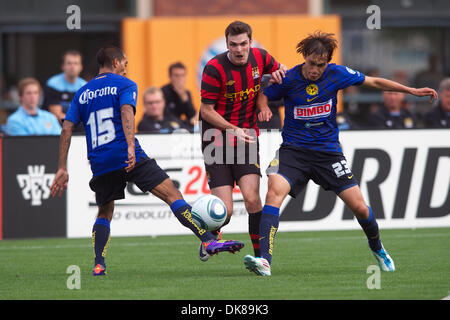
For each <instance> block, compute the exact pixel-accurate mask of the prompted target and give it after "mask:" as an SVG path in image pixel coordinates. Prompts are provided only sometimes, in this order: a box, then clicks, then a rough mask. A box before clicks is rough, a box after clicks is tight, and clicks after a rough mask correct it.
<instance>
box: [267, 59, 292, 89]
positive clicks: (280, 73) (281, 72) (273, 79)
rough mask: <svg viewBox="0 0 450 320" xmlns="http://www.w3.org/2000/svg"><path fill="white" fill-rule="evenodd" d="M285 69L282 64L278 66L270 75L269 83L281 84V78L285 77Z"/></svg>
mask: <svg viewBox="0 0 450 320" xmlns="http://www.w3.org/2000/svg"><path fill="white" fill-rule="evenodd" d="M287 71H288V69H287V67H286V66H285V65H284V64H280V68H279V69H278V70H277V71H275V72H273V73H272V74H271V75H270V80H269V83H279V84H282V83H283V78H284V77H286V72H287Z"/></svg>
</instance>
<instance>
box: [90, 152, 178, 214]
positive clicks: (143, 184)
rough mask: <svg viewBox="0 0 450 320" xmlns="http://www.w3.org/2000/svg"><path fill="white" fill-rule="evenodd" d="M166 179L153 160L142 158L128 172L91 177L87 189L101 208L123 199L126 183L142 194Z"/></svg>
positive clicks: (114, 172) (120, 171)
mask: <svg viewBox="0 0 450 320" xmlns="http://www.w3.org/2000/svg"><path fill="white" fill-rule="evenodd" d="M168 178H169V176H168V175H167V173H165V171H164V170H163V169H161V168H160V167H159V166H158V164H157V163H156V161H155V160H154V159H150V158H144V159H141V160H140V161H139V162H138V163H136V165H135V167H134V169H133V170H131V171H130V172H126V171H125V168H122V169H119V170H115V171H112V172H108V173H105V174H102V175H100V176H96V177H93V178H92V179H91V181H90V182H89V187H91V190H92V191H94V192H95V201H96V203H97V205H98V206H102V205H105V204H107V203H109V202H111V201H114V200H120V199H125V187H126V186H127V182H133V183H135V184H136V186H137V187H138V188H139V189H140V190H141V191H142V192H147V191H151V190H152V189H153V188H155V187H156V186H157V185H159V184H160V183H161V182H163V181H164V180H166V179H168Z"/></svg>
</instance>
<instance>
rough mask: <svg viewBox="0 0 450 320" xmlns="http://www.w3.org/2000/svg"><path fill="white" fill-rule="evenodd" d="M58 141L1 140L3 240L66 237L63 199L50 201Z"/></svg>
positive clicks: (32, 139)
mask: <svg viewBox="0 0 450 320" xmlns="http://www.w3.org/2000/svg"><path fill="white" fill-rule="evenodd" d="M58 142H59V137H55V136H51V137H50V136H48V137H47V136H46V137H5V138H4V139H3V143H2V144H3V152H2V162H3V175H2V176H3V179H2V184H3V238H5V239H6V238H36V237H65V236H66V228H65V226H66V199H65V197H66V196H65V194H64V195H63V196H62V197H61V198H51V196H50V186H51V183H52V181H53V178H54V176H55V174H56V171H57V169H58V145H59V143H58Z"/></svg>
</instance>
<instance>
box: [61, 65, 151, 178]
mask: <svg viewBox="0 0 450 320" xmlns="http://www.w3.org/2000/svg"><path fill="white" fill-rule="evenodd" d="M136 98H137V86H136V83H134V82H133V81H131V80H130V79H128V78H125V77H122V76H120V75H117V74H114V73H104V74H100V75H98V76H97V77H95V78H94V79H92V80H91V81H90V82H88V83H87V84H86V85H84V86H83V87H81V88H80V89H79V90H78V91H77V93H76V94H75V96H74V98H73V100H72V103H71V105H70V108H69V110H68V111H67V114H66V118H65V120H69V121H71V122H73V123H74V124H78V123H79V122H82V123H83V125H84V128H85V130H86V143H87V153H88V159H89V161H90V164H91V170H92V173H93V176H94V177H95V176H99V175H101V174H105V173H108V172H111V171H114V170H118V169H121V168H124V167H126V166H127V164H126V163H125V161H127V160H128V145H127V141H126V138H125V134H124V132H123V128H122V117H121V114H120V108H121V107H122V106H123V105H125V104H129V105H131V106H133V108H134V110H135V112H136ZM135 148H136V149H135V155H136V163H137V162H139V160H140V159H142V158H145V157H146V154H145V152H144V151H143V150H142V148H141V146H140V145H139V142H138V141H137V139H136V140H135Z"/></svg>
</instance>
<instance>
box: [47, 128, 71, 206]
mask: <svg viewBox="0 0 450 320" xmlns="http://www.w3.org/2000/svg"><path fill="white" fill-rule="evenodd" d="M74 128H75V124H74V123H73V122H71V121H69V120H65V121H64V122H63V126H62V130H61V135H60V137H59V159H58V172H56V175H55V179H54V180H53V183H52V185H51V187H50V192H51V195H52V197H55V196H56V195H59V196H60V197H61V196H62V192H63V190H64V189H65V188H67V182H68V181H69V174H68V173H67V155H68V153H69V148H70V141H71V140H72V133H73V130H74Z"/></svg>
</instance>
